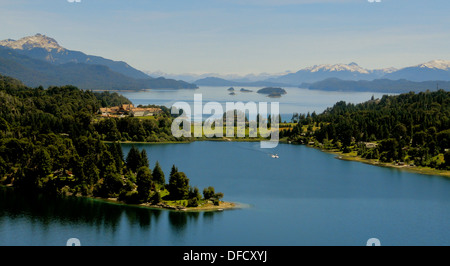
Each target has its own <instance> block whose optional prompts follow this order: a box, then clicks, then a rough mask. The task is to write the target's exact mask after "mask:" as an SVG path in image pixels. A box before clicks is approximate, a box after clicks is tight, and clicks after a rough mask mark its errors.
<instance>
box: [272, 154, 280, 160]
mask: <svg viewBox="0 0 450 266" xmlns="http://www.w3.org/2000/svg"><path fill="white" fill-rule="evenodd" d="M272 158H274V159H279V158H280V156H278V154H272Z"/></svg>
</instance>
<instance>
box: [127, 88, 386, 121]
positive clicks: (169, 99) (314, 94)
mask: <svg viewBox="0 0 450 266" xmlns="http://www.w3.org/2000/svg"><path fill="white" fill-rule="evenodd" d="M262 88H263V87H245V89H248V90H252V91H253V92H240V89H241V87H234V89H235V90H236V92H235V93H236V95H229V93H230V92H229V91H228V89H229V87H208V86H201V87H200V88H199V89H197V90H148V91H140V92H134V91H132V92H126V91H125V92H121V94H122V95H124V96H125V97H127V98H128V99H130V100H131V101H132V102H133V103H134V104H135V105H139V104H142V105H147V104H156V105H164V106H167V107H171V106H172V105H173V104H174V103H176V102H179V101H181V102H187V103H189V104H190V105H191V108H192V109H193V101H194V94H202V96H203V104H206V103H207V102H218V103H220V104H221V105H222V107H223V109H224V110H225V103H226V102H244V103H247V102H256V103H258V102H268V103H270V102H279V103H280V114H281V117H282V120H283V121H290V120H291V118H292V114H293V113H304V114H306V113H308V112H310V113H312V112H314V111H315V112H316V113H321V112H323V111H324V110H325V109H326V108H327V107H332V106H333V105H334V104H335V103H337V102H339V101H346V102H350V103H355V104H356V103H362V102H365V101H368V100H370V98H371V97H372V96H374V97H375V98H381V97H382V96H383V95H384V94H383V93H374V92H339V91H317V90H308V89H301V88H295V87H283V89H285V90H286V92H287V94H286V95H283V96H282V97H281V98H269V97H267V95H264V94H259V93H256V92H257V91H258V90H259V89H262ZM390 95H394V94H390ZM269 110H270V109H269ZM205 118H207V117H204V119H205Z"/></svg>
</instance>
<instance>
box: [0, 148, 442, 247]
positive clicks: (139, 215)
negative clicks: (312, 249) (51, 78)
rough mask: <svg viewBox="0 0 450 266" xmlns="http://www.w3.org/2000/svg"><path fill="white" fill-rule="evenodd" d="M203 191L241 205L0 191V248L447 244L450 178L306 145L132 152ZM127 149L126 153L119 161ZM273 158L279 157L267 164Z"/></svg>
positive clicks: (161, 149) (166, 149) (162, 149)
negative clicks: (170, 206) (183, 206)
mask: <svg viewBox="0 0 450 266" xmlns="http://www.w3.org/2000/svg"><path fill="white" fill-rule="evenodd" d="M137 147H138V148H140V149H146V150H147V153H148V156H149V161H150V165H151V167H153V166H154V164H155V162H156V161H157V160H158V161H159V163H160V164H161V166H162V169H163V171H164V172H165V173H166V179H168V177H167V175H168V174H169V172H170V168H171V167H172V164H175V165H176V166H177V167H178V168H179V170H180V171H183V172H185V173H186V175H187V176H188V178H189V179H190V184H191V185H192V186H197V187H199V188H200V190H203V188H205V187H207V186H214V187H215V188H216V191H217V192H218V191H220V192H223V193H224V194H225V198H224V200H226V201H232V202H240V203H245V204H246V207H245V208H242V209H236V210H227V211H224V212H197V213H178V212H171V211H166V210H152V209H145V208H138V207H130V206H124V205H117V204H109V203H104V202H101V201H98V200H94V199H86V198H58V199H55V198H51V197H47V196H43V195H34V196H33V195H23V194H21V193H20V192H18V191H15V190H13V189H10V188H1V189H0V245H39V246H41V245H65V244H66V241H67V240H68V239H69V238H78V239H80V241H81V244H82V245H86V246H89V245H107V246H109V245H112V246H117V245H121V246H122V245H132V246H158V245H162V246H167V245H169V246H177V245H181V246H185V245H188V246H205V245H206V246H209V245H211V246H221V245H231V246H242V245H244V246H246V245H256V246H261V245H262V246H279V245H280V246H285V245H288V246H302V245H355V246H362V245H365V244H366V242H367V240H368V239H370V238H378V239H380V241H381V243H382V245H449V244H450V229H449V227H448V221H449V219H450V193H448V191H449V190H450V180H449V179H446V178H443V177H437V176H426V175H420V174H415V173H410V172H405V171H401V170H398V169H390V168H381V167H376V166H372V165H366V164H362V163H358V162H349V161H341V160H337V159H335V156H334V155H332V154H328V153H324V152H321V151H319V150H316V149H313V148H308V147H306V146H297V145H288V144H281V145H279V146H278V148H276V150H264V149H260V148H259V143H247V142H226V143H225V142H194V143H190V144H155V145H138V146H137ZM130 148H131V146H130V145H123V150H124V153H125V154H126V153H127V151H128V150H129V149H130ZM270 153H278V154H279V155H280V159H273V158H272V157H271V156H270Z"/></svg>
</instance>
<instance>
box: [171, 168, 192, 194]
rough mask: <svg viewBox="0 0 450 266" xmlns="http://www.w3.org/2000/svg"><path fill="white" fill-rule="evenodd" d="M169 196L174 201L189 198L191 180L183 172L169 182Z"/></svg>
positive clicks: (175, 175)
mask: <svg viewBox="0 0 450 266" xmlns="http://www.w3.org/2000/svg"><path fill="white" fill-rule="evenodd" d="M168 189H169V196H170V198H171V199H174V200H183V199H186V198H187V197H188V196H189V179H188V178H187V177H186V174H185V173H183V172H176V173H175V174H173V176H171V177H170V180H169V188H168Z"/></svg>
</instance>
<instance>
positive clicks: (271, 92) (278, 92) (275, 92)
mask: <svg viewBox="0 0 450 266" xmlns="http://www.w3.org/2000/svg"><path fill="white" fill-rule="evenodd" d="M258 93H260V94H267V96H268V97H272V98H276V97H281V96H282V95H284V94H287V92H286V90H285V89H282V88H275V87H266V88H263V89H260V90H259V91H258Z"/></svg>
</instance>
